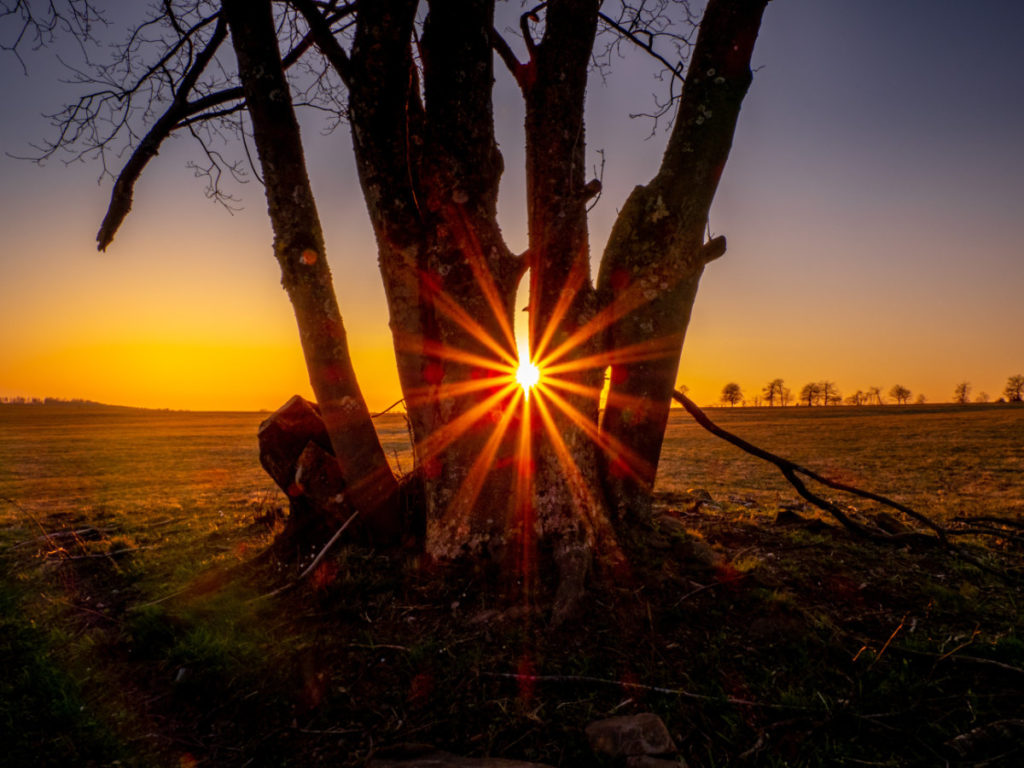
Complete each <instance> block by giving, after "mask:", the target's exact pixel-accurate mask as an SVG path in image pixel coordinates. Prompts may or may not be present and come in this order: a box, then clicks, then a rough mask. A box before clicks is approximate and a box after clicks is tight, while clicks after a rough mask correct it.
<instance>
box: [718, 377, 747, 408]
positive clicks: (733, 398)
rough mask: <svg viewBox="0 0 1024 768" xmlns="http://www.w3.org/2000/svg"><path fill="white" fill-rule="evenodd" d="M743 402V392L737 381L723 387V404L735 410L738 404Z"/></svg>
mask: <svg viewBox="0 0 1024 768" xmlns="http://www.w3.org/2000/svg"><path fill="white" fill-rule="evenodd" d="M742 400H743V390H742V389H740V385H739V384H737V383H736V382H735V381H730V382H729V383H728V384H726V385H725V386H724V387H722V402H723V403H728V404H729V407H730V408H734V407H735V406H736V403H738V402H741V401H742Z"/></svg>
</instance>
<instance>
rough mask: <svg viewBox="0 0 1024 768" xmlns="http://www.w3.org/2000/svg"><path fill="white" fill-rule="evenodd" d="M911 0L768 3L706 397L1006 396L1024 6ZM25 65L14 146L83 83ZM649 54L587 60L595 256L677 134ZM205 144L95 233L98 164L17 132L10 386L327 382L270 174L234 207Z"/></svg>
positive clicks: (513, 162)
mask: <svg viewBox="0 0 1024 768" xmlns="http://www.w3.org/2000/svg"><path fill="white" fill-rule="evenodd" d="M909 5H910V6H912V7H910V8H905V9H902V10H886V9H889V8H890V6H889V5H888V4H886V3H881V2H874V3H871V2H868V3H858V4H823V3H816V2H813V1H812V0H789V1H788V2H786V3H772V4H771V5H770V6H769V8H768V11H767V13H766V17H765V24H764V27H763V31H762V35H761V39H760V40H759V42H758V47H757V49H756V52H755V56H754V59H755V64H756V65H758V66H759V67H760V68H759V69H758V71H757V72H756V74H755V79H754V83H753V86H752V88H751V91H750V94H749V96H748V98H747V101H746V103H745V105H744V108H743V112H742V114H741V117H740V124H739V128H738V130H737V134H736V138H735V141H734V145H733V153H732V156H731V158H730V161H729V164H728V166H727V168H726V172H725V175H724V176H723V179H722V183H721V186H720V190H719V194H718V197H717V198H716V202H715V204H714V207H713V208H712V215H711V222H710V229H711V231H712V233H713V234H724V235H726V237H727V238H728V243H729V250H728V252H727V254H726V255H725V256H724V257H723V258H722V259H720V260H719V261H716V262H714V263H712V264H711V265H709V267H708V268H707V270H706V272H705V275H704V278H703V280H702V284H701V288H700V292H699V294H698V297H697V303H696V307H695V310H694V313H693V317H692V321H691V325H690V329H689V332H688V335H687V339H686V344H685V348H684V352H683V363H682V366H681V370H680V374H679V381H680V382H681V383H686V384H687V385H688V386H689V388H690V395H691V397H692V398H693V399H695V400H696V401H697V402H698V403H700V404H707V403H713V402H716V401H717V400H718V399H719V394H720V392H721V389H722V386H723V385H724V384H725V383H726V382H729V381H736V382H738V383H739V384H740V386H741V387H742V388H743V390H744V393H745V394H746V396H747V398H748V399H752V398H753V396H754V394H755V393H756V392H758V391H759V390H760V389H761V387H762V386H763V385H764V384H765V383H767V382H768V381H769V380H771V379H773V378H776V377H781V378H783V379H785V381H786V384H787V386H789V387H790V388H791V389H792V390H793V392H794V394H796V393H797V392H798V391H799V389H800V387H801V386H803V385H804V384H805V383H807V382H809V381H818V380H821V379H828V380H830V381H834V382H836V384H837V385H838V387H839V389H840V391H841V392H842V393H843V394H844V395H845V394H849V393H851V392H853V391H855V390H857V389H867V388H869V387H871V386H876V385H877V386H880V387H882V389H883V392H885V391H888V389H889V388H890V387H891V386H892V385H893V384H896V383H900V384H903V385H905V386H906V387H908V388H910V389H911V390H912V392H913V393H914V396H916V395H918V394H919V393H922V394H924V395H925V396H926V397H927V398H928V400H929V401H932V402H939V401H949V400H950V399H951V398H952V395H953V388H954V386H955V385H956V384H957V383H958V382H960V381H964V380H966V381H969V382H971V384H972V396H973V395H976V394H978V393H980V392H982V391H984V392H986V393H988V394H989V395H990V396H991V397H992V398H993V399H994V398H996V397H998V396H999V394H1000V393H1001V391H1002V388H1003V385H1004V384H1005V382H1006V379H1007V377H1008V376H1010V375H1012V374H1017V373H1024V341H1022V340H1021V329H1022V328H1024V301H1021V299H1020V294H1021V289H1022V288H1024V259H1022V258H1021V256H1022V254H1021V250H1022V247H1021V242H1022V237H1021V236H1022V234H1024V233H1022V231H1021V224H1020V211H1021V210H1024V149H1022V148H1021V144H1020V141H1019V136H1020V135H1024V105H1022V104H1021V103H1020V102H1021V100H1020V99H1019V98H1017V97H1016V94H1019V93H1020V92H1021V81H1020V78H1021V76H1022V75H1021V73H1022V72H1024V52H1022V50H1021V49H1020V46H1019V45H1018V44H1017V43H1016V42H1015V41H1014V40H1013V39H1012V35H1011V31H1012V30H1014V29H1019V28H1021V24H1022V23H1024V12H1022V11H1021V9H1019V8H1012V9H1011V8H1010V6H1011V5H1013V4H1002V3H997V2H981V3H979V4H978V7H977V8H976V9H975V8H974V7H973V6H972V14H973V15H974V16H973V18H970V19H966V20H965V19H964V18H963V15H962V14H959V15H958V14H955V13H953V12H952V10H949V11H948V12H945V13H939V12H938V11H934V10H929V11H923V10H920V9H921V8H924V7H927V8H928V9H933V8H934V5H935V4H924V5H922V3H910V4H909ZM940 5H946V4H945V3H940ZM822 6H832V7H828V8H825V7H822ZM837 6H845V7H837ZM949 8H950V9H952V8H955V6H953V5H951V4H949ZM881 16H885V18H886V19H887V24H888V26H886V25H879V23H878V19H879V18H880V17H881ZM126 23H127V22H126ZM880 26H882V27H883V28H881V29H880V28H879V27H880ZM993 36H995V38H998V39H993ZM1000 36H1004V37H1006V40H1005V41H1004V43H1005V44H1001V43H1000V42H999V40H1000V39H1002V38H1000ZM949 39H957V40H958V41H959V42H958V50H956V51H955V52H952V53H951V51H950V50H949V48H948V47H947V46H945V45H943V44H942V41H943V40H949ZM908 41H909V42H908ZM28 65H29V76H27V77H25V76H23V75H22V74H21V72H20V70H19V69H18V67H17V64H16V63H15V62H14V61H13V60H7V61H4V62H3V65H2V66H4V67H6V68H7V74H6V75H5V77H4V78H3V81H2V83H0V88H2V90H3V99H4V103H5V104H8V105H11V104H17V105H19V107H18V109H17V110H16V111H14V110H12V109H10V108H8V110H7V113H6V114H5V115H4V116H3V117H2V118H0V140H2V144H3V149H4V150H5V151H6V152H7V153H10V154H28V153H29V148H28V147H29V144H30V143H32V142H34V141H37V140H38V138H39V137H40V136H41V135H47V132H48V128H47V125H46V121H45V120H44V119H43V118H41V117H39V113H40V112H43V111H53V110H55V109H56V108H58V107H59V106H60V105H61V104H62V103H63V102H64V101H65V100H67V98H68V94H69V93H70V91H69V90H68V86H62V85H59V84H58V83H56V78H57V77H58V76H59V75H60V72H59V70H57V69H56V67H55V66H54V64H53V61H52V57H51V58H49V59H48V58H47V54H46V52H42V53H39V54H34V55H32V56H30V57H28ZM496 71H497V77H498V83H497V91H496V106H495V111H496V119H497V122H498V133H499V140H500V143H501V148H502V150H503V152H504V153H505V165H506V174H505V177H504V179H503V187H502V208H501V210H500V218H501V221H502V224H503V227H504V230H505V236H506V238H507V240H508V241H509V244H510V246H511V247H512V248H513V250H521V249H522V248H523V247H524V244H525V232H524V230H523V221H524V220H525V200H523V195H522V188H523V183H524V182H523V175H524V172H523V169H522V168H521V165H522V160H521V147H522V143H523V139H522V106H521V104H520V103H519V101H518V100H517V99H516V98H515V93H514V86H513V85H512V83H511V80H510V78H509V77H508V76H507V74H506V73H504V72H503V71H501V70H500V69H497V70H496ZM979 73H980V74H979ZM652 74H653V70H652V68H651V66H650V64H649V63H648V62H646V61H632V60H630V61H624V62H620V63H619V64H617V65H616V68H615V69H614V71H613V72H612V73H611V74H610V75H609V77H608V79H607V82H601V80H600V78H596V77H595V79H594V81H593V84H592V86H591V90H590V94H589V101H588V123H587V131H588V144H589V147H590V152H591V156H590V157H589V158H588V162H589V163H591V164H593V165H594V166H595V167H596V166H597V165H598V164H599V163H600V158H599V156H598V155H597V154H596V152H597V151H598V150H601V149H603V150H604V152H605V170H604V193H603V195H602V198H601V199H600V201H599V202H598V205H597V206H596V207H595V208H594V210H593V212H592V214H591V229H592V240H591V248H592V255H593V258H594V261H595V274H596V261H597V259H598V258H599V256H600V251H601V249H602V247H603V244H604V241H605V239H606V238H607V235H608V232H609V230H610V228H611V224H612V222H613V220H614V216H615V214H616V211H617V209H618V207H619V206H620V205H621V204H622V202H623V201H624V200H625V198H626V195H628V193H629V191H630V189H631V188H632V187H633V186H634V185H635V184H639V183H644V182H646V181H647V180H648V179H649V178H650V177H651V176H652V175H653V173H654V170H655V168H656V167H657V163H658V162H659V159H660V154H661V151H662V149H663V147H664V142H665V138H666V135H665V133H664V130H663V128H664V127H665V126H664V125H660V126H658V127H657V129H656V130H655V133H654V136H653V137H652V138H650V139H646V138H645V137H647V135H648V134H649V133H650V132H651V127H652V126H651V123H650V122H649V121H646V120H643V119H630V118H629V114H630V113H631V112H632V113H636V112H642V111H648V110H649V109H650V107H651V104H652V94H654V93H657V92H659V91H660V88H661V85H660V83H659V82H658V81H657V80H655V79H654V78H653V77H652ZM981 74H983V75H984V76H983V77H982V76H981ZM967 93H969V94H970V104H969V105H965V104H963V103H962V99H963V98H964V97H965V96H964V94H967ZM951 94H959V95H958V96H957V97H956V98H953V97H952V96H951ZM1010 94H1012V95H1010ZM968 107H969V108H968ZM307 119H308V120H309V122H308V124H304V138H305V140H306V141H307V142H308V146H307V153H308V155H309V160H310V168H311V173H312V176H313V184H314V189H315V190H316V192H317V194H318V198H319V205H320V213H321V218H322V219H323V222H324V228H325V233H326V237H327V256H328V260H329V262H330V264H331V268H332V270H333V274H334V278H335V285H336V290H337V293H338V299H339V303H340V306H341V310H342V315H343V318H344V321H345V326H346V329H347V331H348V337H349V344H350V348H351V352H352V356H353V358H354V362H355V367H356V371H357V374H358V376H359V380H360V384H361V386H362V388H363V391H364V394H365V396H366V400H367V402H368V404H369V406H370V409H371V411H378V410H383V409H384V408H387V407H388V406H390V405H391V404H392V403H394V402H395V401H396V400H398V399H399V398H400V397H401V393H400V391H399V387H398V378H397V374H396V372H395V366H394V358H393V351H392V341H391V338H390V333H389V330H388V324H387V309H386V305H385V301H384V292H383V288H382V287H381V283H380V278H379V275H378V274H377V272H376V252H375V247H374V243H373V237H372V233H371V231H370V227H369V223H368V220H367V216H366V213H365V209H364V208H363V204H362V200H361V198H360V197H359V195H358V185H357V184H356V180H355V171H354V168H353V162H352V159H351V149H350V147H349V144H348V139H347V136H346V135H345V130H344V127H343V128H342V129H340V130H339V131H337V132H336V133H334V134H331V135H323V134H322V132H321V131H320V129H319V124H318V123H316V122H314V121H313V117H311V116H307ZM194 156H195V148H194V147H193V146H191V145H190V144H189V143H188V142H187V141H186V140H185V139H181V140H178V141H175V142H173V143H172V144H171V145H170V146H168V147H167V148H165V150H163V151H162V152H161V154H160V157H159V158H158V160H157V161H155V162H154V163H153V165H152V166H151V167H150V168H149V169H148V170H147V171H146V173H145V174H144V175H143V177H142V180H141V182H140V184H139V186H138V189H137V191H136V196H135V204H134V206H133V210H132V212H131V214H130V215H129V217H128V218H127V220H126V222H125V224H124V227H123V229H122V230H121V232H120V233H119V235H118V237H117V239H116V240H115V241H114V243H113V245H112V246H111V247H110V248H109V249H108V251H107V252H106V253H102V254H101V253H97V252H96V251H95V250H94V235H95V232H96V230H97V228H98V226H99V222H100V220H101V219H102V216H103V212H104V208H105V205H106V203H107V200H108V198H109V191H110V186H109V181H104V182H102V183H101V184H100V185H97V184H96V177H97V175H98V173H99V169H98V168H97V167H95V166H92V165H88V164H84V165H83V164H77V165H71V166H68V167H65V166H64V165H63V164H62V163H60V162H50V163H49V164H48V165H47V166H46V167H42V168H39V167H36V166H34V165H32V164H30V163H27V162H25V161H21V160H16V159H14V158H12V157H9V156H7V155H4V156H3V157H2V158H0V232H2V240H0V397H8V398H9V397H17V396H37V397H42V396H51V397H63V398H86V399H91V400H97V401H101V402H107V403H117V404H122V405H133V406H143V407H157V408H174V409H196V410H258V409H274V408H276V407H277V406H279V405H281V404H282V403H284V402H285V401H286V400H287V399H288V398H289V397H290V396H291V395H292V394H294V393H299V394H302V395H304V396H307V397H310V396H311V391H310V387H309V384H308V380H307V377H306V373H305V368H304V365H303V361H302V356H301V352H300V350H299V345H298V334H297V332H296V328H295V322H294V318H293V316H292V314H291V309H290V306H289V304H288V300H287V297H286V296H285V294H284V291H283V290H282V289H281V287H280V276H279V273H278V268H277V264H276V262H275V261H274V258H273V254H272V249H271V234H270V228H269V224H268V222H267V219H266V213H265V203H264V200H263V196H262V189H261V188H260V187H259V185H258V184H257V183H255V182H251V183H248V184H244V185H241V186H239V187H238V188H237V190H235V191H236V193H237V195H238V196H239V197H240V198H241V199H242V204H243V205H244V208H243V209H242V210H240V211H238V212H236V213H235V214H234V215H229V214H228V213H227V212H225V211H224V210H223V209H222V208H220V207H218V206H216V205H215V204H213V203H211V202H210V201H209V200H207V199H205V198H204V196H203V194H202V183H201V182H199V181H196V180H195V179H194V178H193V175H192V172H191V171H190V170H189V169H188V168H187V167H186V162H187V161H188V160H189V159H190V158H193V157H194ZM523 303H525V301H524V302H522V303H521V304H520V306H522V304H523ZM518 315H523V317H518ZM516 320H517V324H518V323H520V322H524V320H525V314H524V313H519V312H517V318H516ZM549 401H550V402H555V400H550V399H549ZM531 402H532V401H531Z"/></svg>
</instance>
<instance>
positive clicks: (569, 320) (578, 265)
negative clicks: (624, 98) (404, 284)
mask: <svg viewBox="0 0 1024 768" xmlns="http://www.w3.org/2000/svg"><path fill="white" fill-rule="evenodd" d="M599 5H600V3H599V2H597V0H563V2H552V3H549V4H548V7H547V10H546V17H545V25H544V36H543V38H542V39H541V41H540V42H539V43H537V44H536V45H530V46H529V53H530V56H531V59H530V61H529V62H528V64H527V66H528V67H529V68H530V70H531V74H530V77H528V78H521V79H520V84H521V87H522V90H523V95H524V97H525V101H526V194H527V208H528V224H529V243H530V247H529V251H528V255H527V260H528V265H529V269H530V305H529V311H530V349H531V354H532V356H533V357H534V358H535V360H536V361H537V363H538V365H539V367H540V369H541V375H542V376H543V380H542V381H543V385H542V387H541V388H540V389H539V391H538V393H537V395H536V397H535V403H536V405H535V406H534V407H535V409H536V411H537V413H538V417H539V418H537V419H536V420H535V421H536V424H537V428H535V429H534V434H533V436H532V440H533V459H534V466H535V467H536V473H535V482H536V490H535V493H534V494H533V496H532V510H531V511H532V512H533V514H535V515H536V526H537V527H538V529H539V531H540V533H541V535H542V536H543V537H544V538H545V539H547V541H548V544H549V546H550V547H551V551H552V554H553V557H554V561H555V565H556V566H557V568H558V572H559V577H560V585H559V590H558V593H557V595H556V601H555V618H556V620H562V619H564V618H566V617H567V616H568V615H569V614H570V613H571V612H572V610H573V608H574V606H575V604H576V603H577V602H578V599H579V597H580V595H581V594H582V590H583V583H584V578H585V576H586V573H587V571H588V569H589V567H590V562H591V559H592V555H593V552H594V550H595V547H597V548H598V549H599V550H600V551H602V552H607V553H614V552H615V551H616V547H615V539H614V536H613V535H612V532H611V528H610V525H609V523H608V519H607V513H606V505H605V498H604V495H603V493H602V484H601V480H600V466H601V462H600V461H599V451H600V442H599V438H598V435H597V417H598V405H599V399H600V393H601V387H602V383H603V380H604V364H603V356H602V354H600V353H601V352H602V349H601V347H600V342H601V340H602V333H601V332H600V328H599V326H598V324H597V323H596V315H597V296H596V293H595V292H594V289H593V287H592V283H591V277H590V251H589V244H588V233H587V211H586V203H587V198H588V192H587V189H586V177H585V175H584V174H585V161H586V153H585V147H586V143H585V141H584V124H583V113H584V109H583V106H584V96H585V94H586V86H587V69H588V66H589V64H590V53H591V49H592V47H593V43H594V35H595V33H596V30H597V19H598V15H597V14H598V7H599Z"/></svg>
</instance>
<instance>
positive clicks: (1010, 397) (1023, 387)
mask: <svg viewBox="0 0 1024 768" xmlns="http://www.w3.org/2000/svg"><path fill="white" fill-rule="evenodd" d="M1003 397H1005V398H1006V399H1007V401H1009V402H1011V403H1019V402H1021V401H1024V375H1021V374H1019V373H1018V374H1017V375H1016V376H1011V377H1010V378H1008V379H1007V380H1006V388H1005V389H1004V390H1003Z"/></svg>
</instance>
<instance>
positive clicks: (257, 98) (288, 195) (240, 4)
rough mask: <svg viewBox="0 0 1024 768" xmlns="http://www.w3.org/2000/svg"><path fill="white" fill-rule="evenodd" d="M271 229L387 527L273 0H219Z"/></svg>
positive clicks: (337, 430) (392, 498)
mask: <svg viewBox="0 0 1024 768" xmlns="http://www.w3.org/2000/svg"><path fill="white" fill-rule="evenodd" d="M222 7H223V9H224V13H225V16H226V17H227V20H228V24H229V27H230V29H231V39H232V43H233V45H234V49H235V54H236V56H237V59H238V71H239V77H240V79H241V81H242V86H243V90H244V92H245V97H246V105H247V107H248V111H249V116H250V118H251V120H252V126H253V136H254V140H255V144H256V150H257V153H258V155H259V160H260V165H261V168H262V171H263V179H264V184H265V187H266V195H267V208H268V213H269V216H270V221H271V224H272V226H273V230H274V253H275V256H276V257H277V260H278V263H279V264H280V266H281V282H282V285H283V286H284V288H285V290H286V291H287V293H288V297H289V299H290V300H291V303H292V307H293V308H294V310H295V319H296V322H297V323H298V327H299V336H300V339H301V342H302V351H303V354H304V356H305V359H306V367H307V369H308V371H309V380H310V384H311V385H312V387H313V392H314V394H315V395H316V399H317V402H318V404H319V405H320V410H321V414H322V416H323V419H324V422H325V424H326V426H327V431H328V434H329V436H330V439H331V444H332V446H333V447H334V452H335V456H336V457H337V459H338V462H339V465H340V468H341V474H342V477H343V479H344V482H345V495H346V498H347V500H348V501H349V503H350V504H352V506H353V507H354V508H355V509H357V510H359V511H360V512H362V513H363V515H364V517H369V518H371V519H375V520H376V522H375V523H371V524H370V525H371V528H372V527H374V526H375V525H377V526H380V527H381V528H382V529H385V531H386V533H392V532H393V529H394V528H395V526H396V525H397V520H394V519H391V518H393V516H394V515H395V514H397V510H396V507H395V505H396V503H397V496H396V492H397V483H396V481H395V477H394V475H393V473H392V471H391V469H390V467H389V465H388V462H387V458H386V456H385V455H384V451H383V448H382V447H381V444H380V440H379V439H378V437H377V433H376V430H375V428H374V426H373V421H372V420H371V418H370V412H369V410H368V408H367V406H366V402H365V400H364V399H363V396H362V393H361V391H360V389H359V385H358V383H357V381H356V376H355V371H354V369H353V367H352V361H351V358H350V356H349V351H348V341H347V337H346V334H345V328H344V325H343V324H342V319H341V312H340V310H339V308H338V303H337V299H336V297H335V294H334V286H333V284H332V282H331V272H330V268H329V267H328V265H327V257H326V248H325V245H324V237H323V232H322V230H321V227H320V220H319V216H318V213H317V209H316V203H315V201H314V198H313V192H312V189H311V187H310V183H309V177H308V174H307V172H306V165H305V157H304V154H303V149H302V139H301V136H300V132H299V125H298V122H297V120H296V118H295V113H294V110H293V108H292V102H291V98H290V95H289V88H288V82H287V80H286V79H285V75H284V69H283V67H282V63H281V56H280V52H279V50H278V43H277V34H276V29H275V26H274V19H273V14H272V8H271V2H270V0H224V2H223V5H222Z"/></svg>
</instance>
